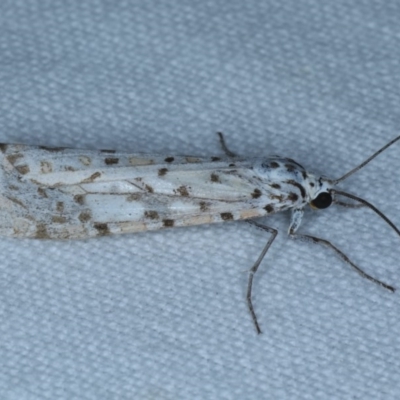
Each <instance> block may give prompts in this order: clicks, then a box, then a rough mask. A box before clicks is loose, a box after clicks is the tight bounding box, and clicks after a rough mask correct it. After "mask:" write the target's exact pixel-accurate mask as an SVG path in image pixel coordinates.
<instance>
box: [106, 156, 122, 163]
mask: <svg viewBox="0 0 400 400" xmlns="http://www.w3.org/2000/svg"><path fill="white" fill-rule="evenodd" d="M104 162H105V163H106V164H107V165H115V164H118V163H119V158H117V157H107V158H106V159H105V160H104Z"/></svg>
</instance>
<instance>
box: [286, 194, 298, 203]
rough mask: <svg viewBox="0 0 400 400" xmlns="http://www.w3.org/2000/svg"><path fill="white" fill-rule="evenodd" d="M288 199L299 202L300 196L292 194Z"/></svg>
mask: <svg viewBox="0 0 400 400" xmlns="http://www.w3.org/2000/svg"><path fill="white" fill-rule="evenodd" d="M287 198H288V200H290V201H297V200H298V199H299V196H298V195H297V194H296V193H294V192H291V193H289V195H288V197H287Z"/></svg>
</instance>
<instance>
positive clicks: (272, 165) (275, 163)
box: [269, 161, 280, 168]
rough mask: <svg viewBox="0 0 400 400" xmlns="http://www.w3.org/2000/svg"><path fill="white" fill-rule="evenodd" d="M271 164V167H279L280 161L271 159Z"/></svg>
mask: <svg viewBox="0 0 400 400" xmlns="http://www.w3.org/2000/svg"><path fill="white" fill-rule="evenodd" d="M269 166H270V167H271V168H279V166H280V165H279V163H277V162H276V161H271V162H270V163H269Z"/></svg>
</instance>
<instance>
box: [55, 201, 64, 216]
mask: <svg viewBox="0 0 400 400" xmlns="http://www.w3.org/2000/svg"><path fill="white" fill-rule="evenodd" d="M56 210H57V211H58V212H60V213H61V212H63V211H64V202H63V201H57V205H56Z"/></svg>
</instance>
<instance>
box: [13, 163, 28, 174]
mask: <svg viewBox="0 0 400 400" xmlns="http://www.w3.org/2000/svg"><path fill="white" fill-rule="evenodd" d="M15 169H16V170H17V171H18V172H19V173H20V174H22V175H25V174H28V173H29V172H30V169H29V167H28V166H27V165H17V166H16V167H15Z"/></svg>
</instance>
